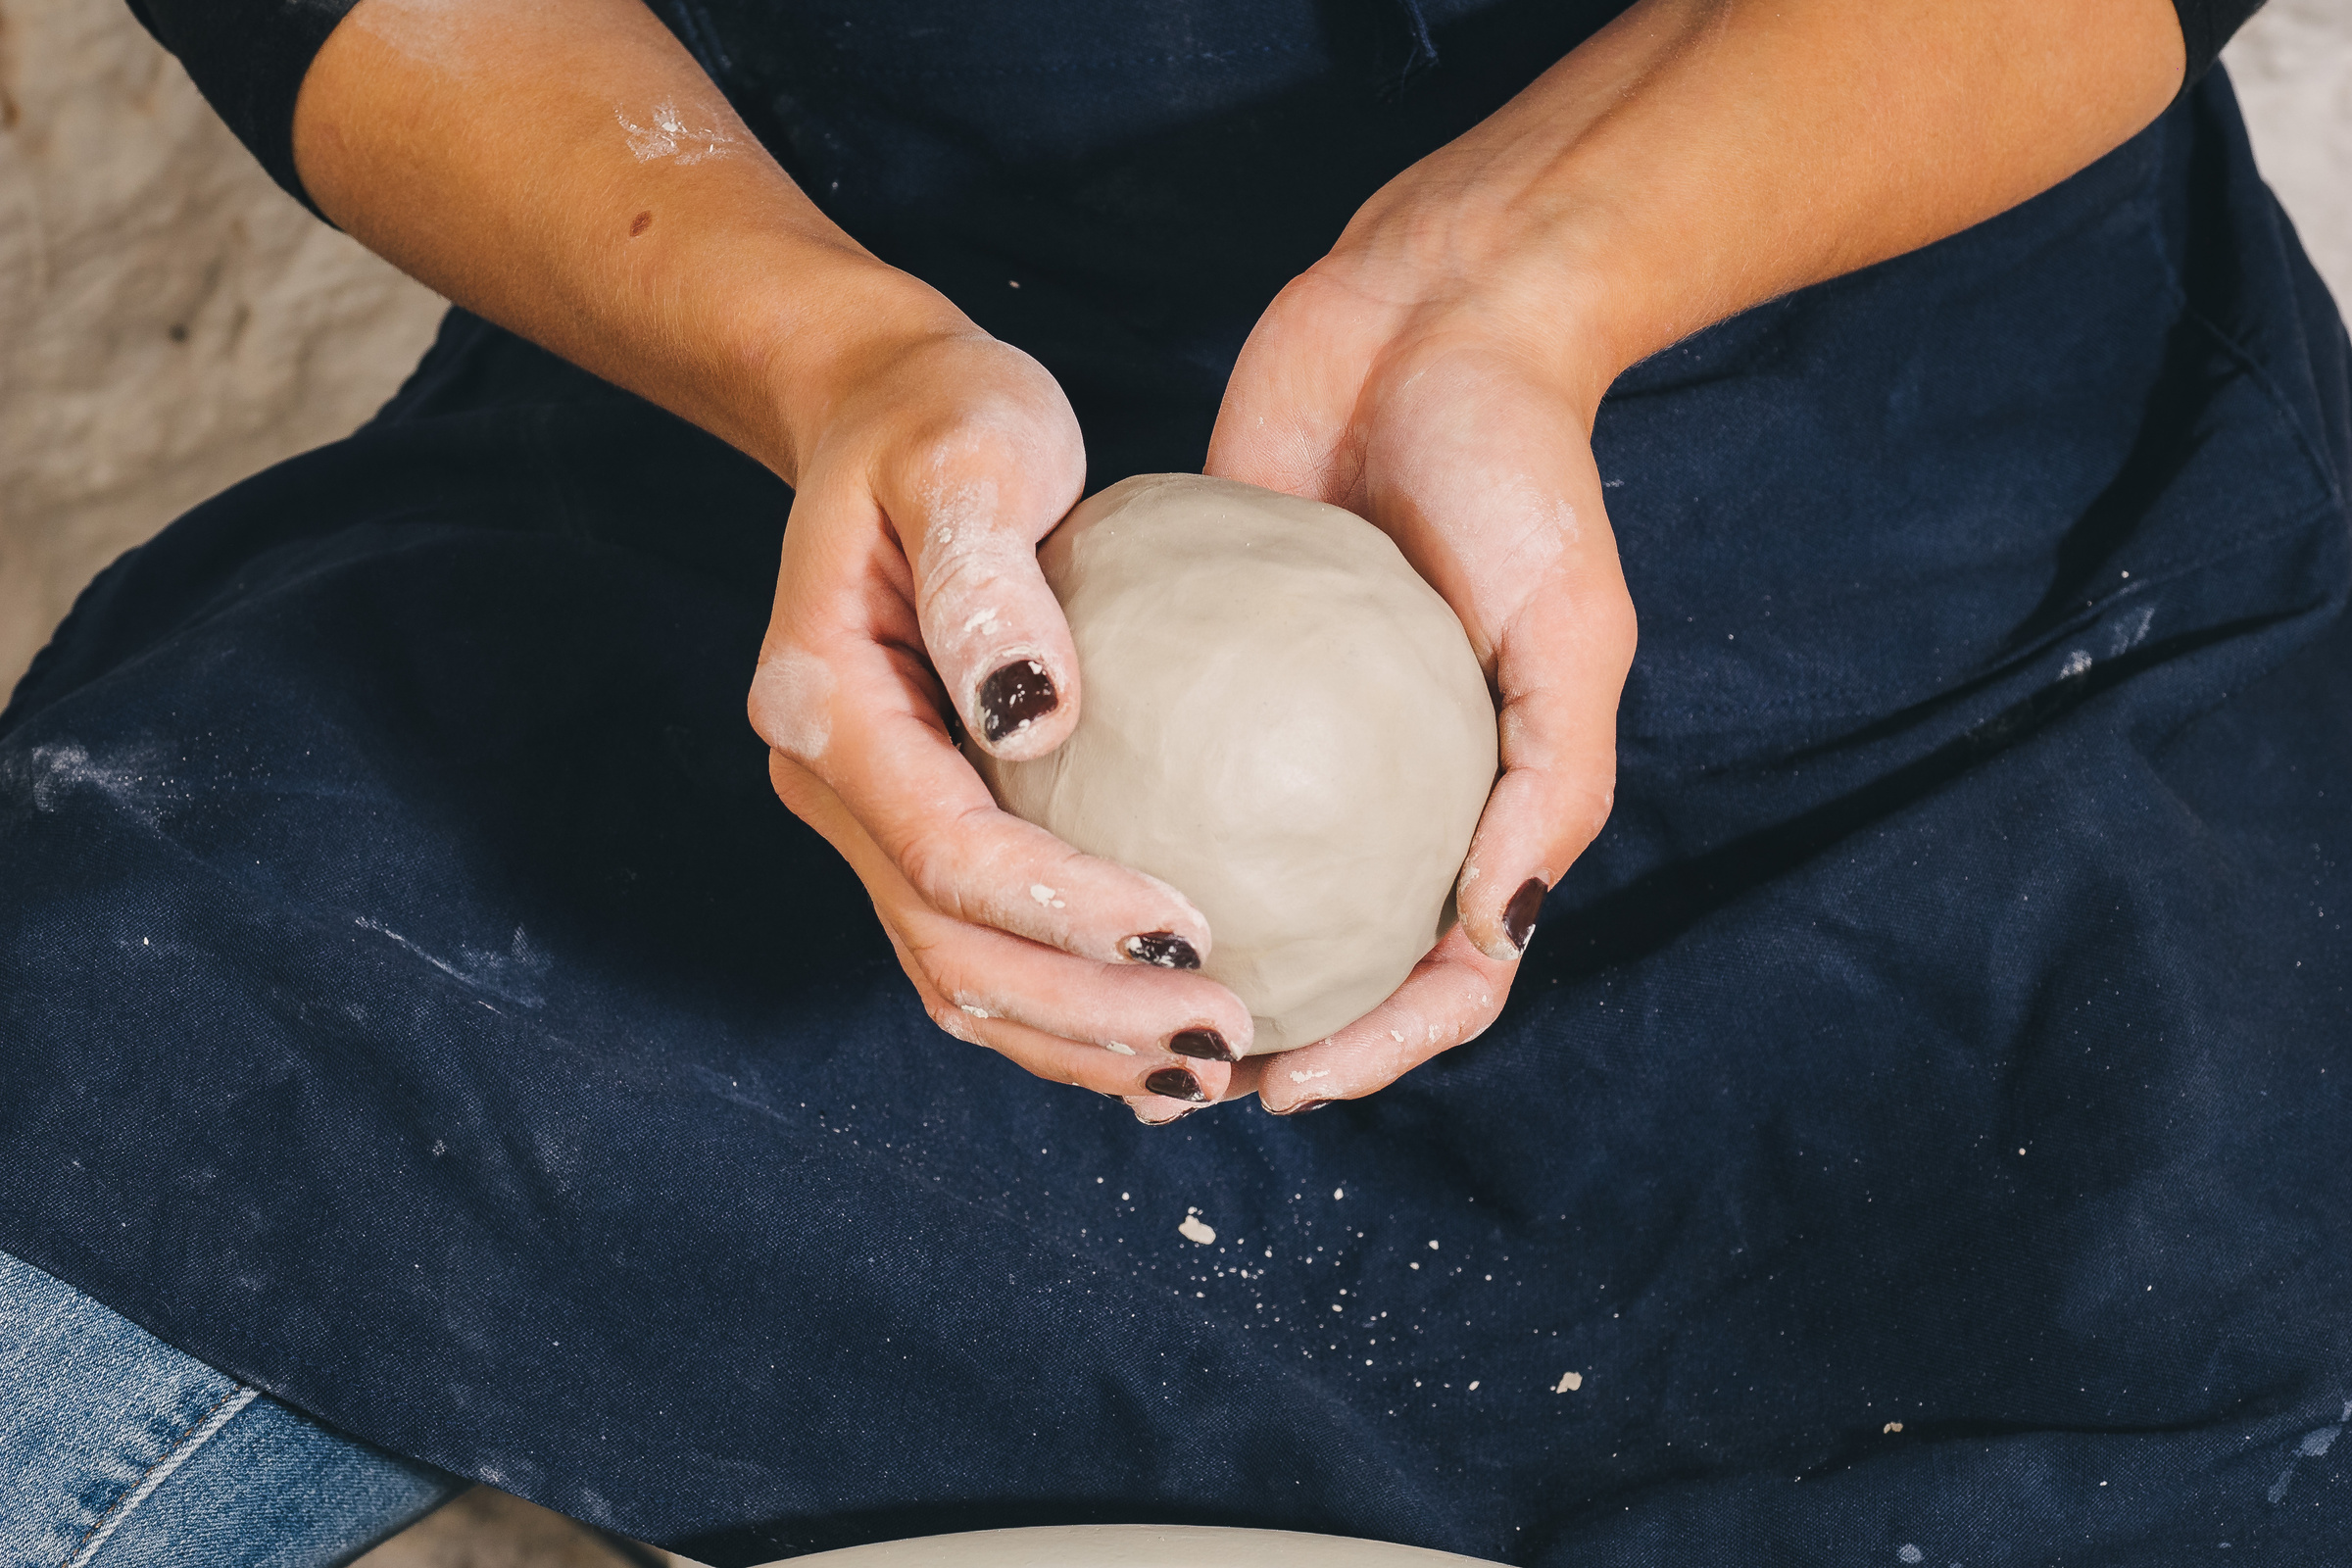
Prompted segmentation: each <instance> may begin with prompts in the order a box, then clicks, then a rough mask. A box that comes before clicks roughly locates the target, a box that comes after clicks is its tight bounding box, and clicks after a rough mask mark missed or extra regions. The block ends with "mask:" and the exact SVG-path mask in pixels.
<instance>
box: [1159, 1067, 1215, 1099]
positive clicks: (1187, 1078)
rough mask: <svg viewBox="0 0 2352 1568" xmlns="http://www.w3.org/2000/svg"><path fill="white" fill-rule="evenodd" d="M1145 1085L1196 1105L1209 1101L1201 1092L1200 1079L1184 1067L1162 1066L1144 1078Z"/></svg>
mask: <svg viewBox="0 0 2352 1568" xmlns="http://www.w3.org/2000/svg"><path fill="white" fill-rule="evenodd" d="M1144 1087H1145V1088H1146V1089H1149V1090H1151V1091H1152V1093H1153V1094H1155V1095H1159V1096H1161V1097H1163V1098H1164V1099H1168V1100H1189V1101H1191V1102H1192V1103H1195V1104H1196V1105H1204V1104H1206V1103H1208V1097H1207V1096H1206V1095H1204V1094H1202V1093H1201V1080H1200V1079H1198V1078H1196V1077H1194V1076H1193V1075H1192V1074H1191V1073H1189V1072H1186V1071H1185V1070H1184V1069H1183V1068H1182V1067H1162V1068H1160V1069H1159V1071H1157V1072H1155V1073H1153V1074H1152V1076H1151V1077H1149V1078H1147V1079H1145V1080H1144Z"/></svg>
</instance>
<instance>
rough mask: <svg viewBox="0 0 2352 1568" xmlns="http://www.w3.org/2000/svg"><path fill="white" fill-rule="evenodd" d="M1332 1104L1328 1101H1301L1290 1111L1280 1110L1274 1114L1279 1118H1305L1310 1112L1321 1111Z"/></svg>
mask: <svg viewBox="0 0 2352 1568" xmlns="http://www.w3.org/2000/svg"><path fill="white" fill-rule="evenodd" d="M1330 1103H1331V1102H1330V1101H1328V1100H1301V1101H1300V1102H1299V1103H1297V1104H1296V1105H1293V1106H1292V1107H1291V1108H1290V1109H1288V1110H1278V1111H1276V1112H1275V1113H1274V1114H1275V1115H1277V1116H1303V1115H1305V1114H1306V1113H1307V1112H1308V1111H1310V1110H1321V1109H1322V1108H1323V1107H1324V1106H1325V1105H1328V1104H1330Z"/></svg>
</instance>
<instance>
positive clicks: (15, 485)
mask: <svg viewBox="0 0 2352 1568" xmlns="http://www.w3.org/2000/svg"><path fill="white" fill-rule="evenodd" d="M2228 59H2229V68H2230V72H2231V73H2232V75H2233V76H2234V77H2235V79H2236V82H2237V87H2238V92H2239V95H2240V97H2241V99H2242V100H2243V101H2244V103H2245V106H2246V111H2247V117H2248V119H2249V120H2250V121H2252V122H2253V125H2254V144H2255V149H2256V152H2257V153H2258V155H2259V156H2260V158H2261V160H2262V165H2263V169H2264V171H2265V172H2266V173H2267V174H2268V175H2269V177H2270V179H2271V182H2272V183H2273V184H2274V185H2275V186H2276V187H2277V188H2278V192H2279V194H2280V196H2281V197H2282V199H2283V200H2284V202H2285V204H2286V207H2287V210H2288V211H2289V212H2290V213H2291V214H2293V216H2294V218H2295V221H2296V223H2297V225H2298V226H2299V227H2300V229H2301V230H2302V234H2303V238H2304V242H2305V244H2306V245H2307V246H2308V247H2309V248H2310V250H2311V253H2312V255H2313V257H2314V258H2315V259H2316V260H2317V261H2318V263H2319V266H2320V269H2321V270H2322V271H2323V272H2324V273H2325V274H2326V275H2327V279H2328V282H2329V285H2330V286H2331V287H2332V288H2333V289H2334V290H2335V293H2336V297H2337V299H2338V300H2340V301H2352V0H2271V3H2270V5H2269V6H2268V8H2267V9H2266V10H2264V11H2263V13H2262V14H2261V15H2260V16H2259V17H2257V18H2256V20H2255V22H2254V25H2252V26H2251V27H2250V28H2249V29H2248V30H2247V32H2246V34H2245V35H2244V36H2243V37H2241V38H2239V39H2238V40H2237V42H2236V43H2234V44H2233V45H2232V46H2231V47H2230V51H2229V56H2228ZM441 308H442V302H441V301H440V300H438V299H436V298H435V297H434V296H433V295H432V294H431V293H429V292H428V291H427V290H425V289H424V288H422V287H420V286H418V285H417V284H416V283H413V282H411V281H409V280H408V279H406V278H404V277H402V276H400V274H398V273H397V272H395V271H393V270H391V269H390V268H389V267H386V266H385V265H384V264H382V263H381V262H378V261H376V260H375V259H374V258H372V257H370V256H368V254H367V253H366V252H365V251H363V250H361V249H360V248H359V247H358V246H357V245H355V244H353V243H352V242H351V241H350V240H347V239H345V238H344V237H343V236H341V235H340V234H337V233H335V232H334V231H333V230H331V229H329V228H327V227H326V226H324V225H323V224H321V223H319V222H318V221H315V220H314V219H312V218H311V217H310V216H309V215H308V214H307V213H305V212H303V211H302V210H301V209H300V208H299V207H297V206H296V205H295V204H294V203H293V202H292V201H291V200H289V199H288V198H287V197H286V196H284V195H283V194H282V193H280V192H279V191H278V190H277V189H276V187H275V186H273V185H271V184H270V181H269V180H268V178H267V177H265V176H264V175H263V174H262V172H261V171H260V170H259V169H258V168H256V167H255V166H254V164H253V163H252V161H251V160H250V159H249V158H247V157H246V156H245V153H244V151H243V149H242V148H240V147H239V146H238V145H237V144H236V141H235V139H234V138H233V137H231V136H230V135H229V133H228V132H227V130H225V129H224V128H223V127H222V126H221V123H219V122H218V121H216V120H215V119H214V118H213V117H212V114H211V113H210V111H208V110H207V109H206V107H205V105H204V102H203V100H202V99H200V98H199V97H198V96H197V94H196V91H195V89H194V88H193V87H192V86H190V85H189V83H188V80H187V78H186V77H185V76H184V75H183V74H182V73H180V70H179V68H178V66H177V65H176V64H175V63H174V62H172V59H171V58H170V57H169V56H167V55H166V54H165V53H164V52H163V51H162V50H161V49H159V48H158V47H156V45H155V43H154V42H153V40H151V39H150V38H149V37H148V36H147V34H146V32H145V31H144V30H142V29H141V28H140V27H139V25H138V24H137V23H136V22H135V21H133V20H132V18H131V16H130V14H129V13H128V12H127V11H126V10H125V9H123V5H122V4H121V0H0V691H5V690H6V689H7V688H8V687H10V686H13V685H14V684H15V682H16V679H17V677H18V675H19V674H20V673H21V672H22V671H23V669H24V667H25V663H26V662H28V661H29V660H30V659H31V657H32V655H33V653H34V651H35V650H36V649H38V648H39V647H40V645H41V644H42V643H43V642H44V641H46V640H47V638H48V635H49V631H50V628H51V627H52V626H54V625H55V624H56V622H57V620H58V619H59V617H61V616H62V615H63V614H64V613H65V612H66V610H67V608H68V607H69V606H70V605H71V604H72V602H73V595H74V594H75V593H76V592H77V591H79V589H80V588H81V586H82V584H83V583H85V582H87V581H88V580H89V578H90V576H91V575H92V574H93V573H94V572H96V571H97V570H98V568H99V567H101V566H103V565H104V564H106V563H107V562H108V561H110V560H112V559H113V558H114V557H115V556H116V555H118V554H119V553H121V552H122V551H123V550H124V549H126V548H128V547H129V546H131V545H133V544H136V543H137V542H138V541H139V540H141V539H143V538H145V537H146V536H147V535H148V534H150V533H152V532H153V531H154V530H155V529H156V528H158V527H160V526H161V525H162V524H164V523H165V522H168V521H170V520H171V518H172V516H173V515H176V514H178V513H179V512H180V511H182V510H184V509H185V508H187V507H188V506H190V505H193V504H194V503H195V502H197V501H200V500H202V499H203V498H204V497H206V496H208V495H210V494H212V493H214V492H215V491H217V490H220V489H221V487H223V486H224V485H226V484H228V483H229V482H231V481H232V480H235V479H238V478H240V477H242V476H244V475H246V474H248V473H252V472H254V471H255V470H257V469H259V468H262V467H264V466H268V465H269V464H271V463H274V462H276V461H277V460H279V459H280V458H283V457H287V456H289V455H291V454H293V453H296V452H300V451H302V450H304V449H306V448H308V447H312V446H316V445H318V444H319V443H320V442H324V441H329V440H332V439H334V438H335V437H337V436H340V435H343V434H345V433H346V432H348V431H349V430H351V429H352V428H353V427H354V426H356V425H358V424H359V423H360V422H361V421H362V420H363V419H365V418H366V417H368V415H369V414H370V413H372V412H373V410H374V409H375V407H376V406H377V405H378V404H379V403H381V402H382V401H383V400H384V399H385V398H386V397H387V396H389V395H390V393H391V391H392V389H393V388H394V387H395V386H397V385H398V384H399V382H400V380H401V378H402V376H404V375H405V374H406V373H407V371H408V369H409V368H410V367H411V366H412V365H414V364H415V363H416V361H417V356H418V355H419V354H421V353H422V352H423V350H424V346H425V344H426V343H427V342H428V341H429V340H430V339H431V336H432V330H433V324H434V322H435V320H436V319H438V317H439V315H440V312H441ZM563 1529H564V1527H562V1526H561V1525H560V1524H559V1523H558V1522H556V1521H553V1520H551V1519H549V1518H548V1517H547V1516H544V1515H540V1514H537V1513H536V1511H535V1510H529V1509H526V1508H523V1507H521V1505H518V1504H509V1503H506V1502H503V1501H500V1500H498V1499H497V1498H496V1496H495V1495H486V1494H477V1495H476V1496H475V1498H474V1499H472V1500H471V1501H469V1503H468V1505H467V1506H466V1507H465V1508H461V1509H459V1510H455V1511H453V1512H451V1513H449V1514H445V1515H444V1516H442V1517H441V1518H440V1519H439V1520H437V1521H434V1522H433V1523H432V1524H431V1525H430V1526H429V1527H424V1528H420V1530H419V1531H418V1532H417V1533H414V1535H413V1537H412V1538H409V1539H404V1541H403V1542H402V1543H399V1544H394V1545H391V1546H387V1547H385V1548H383V1551H382V1553H381V1554H380V1556H375V1557H371V1558H370V1559H369V1561H370V1564H375V1563H378V1562H380V1563H381V1564H382V1565H383V1568H409V1565H414V1568H426V1565H428V1564H429V1565H434V1568H460V1565H466V1568H471V1565H474V1564H480V1565H482V1568H490V1565H492V1564H498V1565H502V1568H504V1565H514V1568H520V1565H522V1564H526V1563H537V1564H547V1565H550V1568H552V1565H554V1564H556V1563H558V1562H576V1563H582V1564H585V1563H589V1562H595V1561H612V1560H616V1559H614V1558H613V1557H612V1556H609V1555H607V1552H606V1550H605V1549H602V1548H601V1547H600V1545H599V1544H595V1543H592V1542H590V1541H589V1540H588V1539H586V1538H584V1537H581V1538H570V1537H566V1538H565V1540H567V1541H568V1545H564V1544H559V1543H558V1541H557V1536H556V1534H550V1532H551V1531H553V1532H556V1533H557V1534H561V1533H562V1531H563ZM502 1543H503V1544H502Z"/></svg>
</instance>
